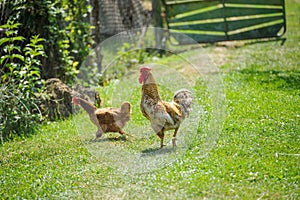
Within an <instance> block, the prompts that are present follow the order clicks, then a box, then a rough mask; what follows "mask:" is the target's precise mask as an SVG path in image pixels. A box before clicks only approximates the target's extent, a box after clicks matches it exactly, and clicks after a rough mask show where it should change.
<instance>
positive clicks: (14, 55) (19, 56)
mask: <svg viewBox="0 0 300 200" xmlns="http://www.w3.org/2000/svg"><path fill="white" fill-rule="evenodd" d="M11 58H17V59H19V60H21V61H23V62H24V56H22V55H20V54H13V55H12V56H11Z"/></svg>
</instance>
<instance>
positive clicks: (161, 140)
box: [157, 131, 165, 148]
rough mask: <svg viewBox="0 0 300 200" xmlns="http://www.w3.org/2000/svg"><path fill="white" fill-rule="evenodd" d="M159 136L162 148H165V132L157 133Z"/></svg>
mask: <svg viewBox="0 0 300 200" xmlns="http://www.w3.org/2000/svg"><path fill="white" fill-rule="evenodd" d="M157 136H158V137H159V138H160V148H163V147H164V146H165V145H164V136H165V134H164V132H163V131H159V132H158V133H157Z"/></svg>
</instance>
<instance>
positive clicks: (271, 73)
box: [238, 69, 300, 90]
mask: <svg viewBox="0 0 300 200" xmlns="http://www.w3.org/2000/svg"><path fill="white" fill-rule="evenodd" d="M238 72H239V73H241V74H243V75H245V76H246V77H245V78H246V81H255V82H258V83H259V84H260V85H262V86H265V87H268V88H273V89H279V90H299V89H300V70H290V71H288V70H287V71H284V70H263V71H260V70H255V69H243V70H240V71H238Z"/></svg>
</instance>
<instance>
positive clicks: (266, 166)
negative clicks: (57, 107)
mask: <svg viewBox="0 0 300 200" xmlns="http://www.w3.org/2000/svg"><path fill="white" fill-rule="evenodd" d="M286 4H287V20H288V32H287V34H286V35H285V37H286V38H287V41H286V42H285V44H284V45H283V46H281V45H280V42H276V41H273V42H265V43H253V44H248V43H246V44H244V45H239V46H237V47H214V46H212V47H208V48H206V49H205V51H207V52H209V54H210V55H211V58H212V59H213V60H215V61H216V62H217V63H220V66H219V68H220V70H221V76H222V78H223V84H224V90H225V94H226V118H225V120H224V124H223V128H222V131H221V133H220V135H219V136H218V138H217V141H216V144H215V145H214V146H213V148H212V150H211V151H210V152H209V154H208V155H207V156H206V157H203V145H204V144H205V141H206V140H207V137H209V135H210V133H209V132H208V130H209V129H208V127H207V123H208V122H209V119H211V118H213V116H211V114H210V113H211V111H212V108H211V99H210V97H209V94H208V93H209V90H208V89H207V87H206V86H205V82H202V80H199V84H198V86H197V87H194V88H193V89H194V90H195V93H196V96H197V97H198V98H197V99H196V102H198V104H199V105H201V106H200V107H201V109H202V112H201V121H200V123H199V127H196V128H198V132H199V134H198V135H197V136H195V137H192V139H193V141H191V143H190V144H189V146H188V148H186V149H184V151H183V150H180V149H179V150H178V151H173V150H169V151H166V152H161V154H153V155H150V156H148V157H146V158H143V159H144V160H143V161H145V163H146V164H147V162H149V163H150V164H151V163H155V162H154V161H155V160H156V159H160V158H162V159H167V161H168V162H165V163H164V165H161V166H157V167H155V166H151V165H150V166H148V167H149V168H150V169H151V170H150V171H149V170H145V172H144V173H143V168H141V167H143V166H144V164H141V163H138V162H139V160H137V161H136V160H135V158H136V157H135V156H136V154H138V153H141V152H143V151H145V150H149V149H150V150H149V151H151V148H155V147H156V146H158V145H159V140H158V138H157V137H156V136H155V135H151V133H150V132H149V133H148V132H147V134H145V135H143V134H142V133H138V132H136V131H135V129H134V128H135V127H140V126H142V127H145V128H146V127H148V126H149V122H148V121H146V120H144V118H143V117H142V116H141V114H140V112H139V107H138V102H139V98H140V90H139V87H140V85H138V83H137V80H136V79H137V77H135V78H133V79H132V80H133V82H132V83H131V82H130V84H126V85H125V86H124V85H122V84H121V85H119V86H118V85H111V86H108V87H107V88H105V89H103V90H102V91H101V94H102V95H104V99H105V105H107V106H112V105H114V106H117V105H120V99H121V97H122V98H123V96H122V95H125V96H126V94H123V93H121V94H120V95H121V97H119V96H113V97H112V94H114V95H116V93H115V92H114V91H115V90H116V88H118V87H131V88H132V90H131V93H130V94H129V95H128V96H127V98H129V100H130V102H132V104H133V106H134V108H133V116H132V118H133V119H132V120H131V122H130V123H129V124H128V126H126V128H125V131H126V132H127V133H128V134H130V135H131V136H127V137H126V139H124V137H120V136H119V135H118V134H116V133H111V134H107V135H105V136H104V137H103V138H102V139H103V140H102V142H97V143H90V142H89V140H90V139H92V138H93V137H94V132H95V129H94V127H93V126H92V125H91V126H90V124H89V123H90V122H89V120H88V119H87V118H86V115H85V113H82V114H79V115H76V116H74V117H73V118H72V119H69V120H65V121H59V122H56V123H50V124H43V125H41V127H40V129H39V132H38V133H36V134H34V135H32V136H30V137H28V138H20V139H19V140H18V139H17V140H15V141H11V142H6V143H3V144H2V145H1V146H0V153H1V155H0V165H1V167H0V199H17V198H20V199H38V198H45V199H64V198H65V199H71V198H73V199H145V198H146V199H158V198H161V199H203V198H209V199H233V198H238V199H258V198H261V199H262V198H263V199H299V198H300V192H299V191H300V188H299V180H300V169H299V166H300V155H299V154H300V145H299V144H300V137H299V133H300V84H299V83H300V54H299V52H300V42H299V41H300V30H299V19H300V16H299V14H298V13H300V5H299V3H295V1H292V0H290V1H287V2H286ZM188 55H190V56H193V55H195V53H194V52H191V53H188V54H186V56H188ZM174 57H176V56H174ZM220 58H222V60H221V61H220ZM175 62H176V70H178V71H180V69H182V68H184V67H185V65H184V64H182V63H180V59H178V58H177V57H176V58H175ZM161 63H164V64H169V65H170V66H174V60H173V59H172V57H169V58H167V59H166V60H162V61H161ZM178 66H179V67H178ZM166 81H168V80H166ZM200 83H203V84H200ZM170 87H171V86H170ZM160 89H161V90H162V91H163V92H164V95H165V96H164V98H165V99H171V97H172V92H173V90H172V89H170V88H164V87H163V84H162V85H161V88H160ZM187 120H191V119H187ZM83 128H86V129H83ZM192 128H195V127H192ZM183 129H184V130H185V128H183ZM81 130H86V131H81ZM182 135H183V134H182ZM168 145H169V144H168ZM100 147H107V149H105V151H104V150H103V149H101V148H100ZM167 149H169V148H168V147H167ZM97 150H99V151H97ZM97 152H98V153H97ZM103 152H105V153H107V154H104V155H103ZM176 153H178V154H177V155H176ZM168 156H170V158H169V157H168ZM137 158H139V157H137ZM173 160H174V161H173ZM132 161H136V163H132ZM136 166H140V168H138V167H136ZM134 167H136V168H134ZM132 168H134V169H135V170H136V171H135V172H138V173H131V171H130V169H132Z"/></svg>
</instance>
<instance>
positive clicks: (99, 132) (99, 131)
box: [94, 129, 103, 141]
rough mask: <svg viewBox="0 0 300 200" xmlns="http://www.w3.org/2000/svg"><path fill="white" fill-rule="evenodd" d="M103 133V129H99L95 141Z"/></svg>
mask: <svg viewBox="0 0 300 200" xmlns="http://www.w3.org/2000/svg"><path fill="white" fill-rule="evenodd" d="M102 134H103V131H102V130H101V129H98V130H97V132H96V137H95V139H94V141H96V140H97V139H98V138H100V137H101V136H102Z"/></svg>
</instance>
